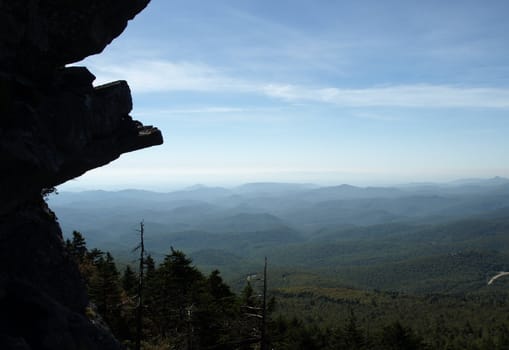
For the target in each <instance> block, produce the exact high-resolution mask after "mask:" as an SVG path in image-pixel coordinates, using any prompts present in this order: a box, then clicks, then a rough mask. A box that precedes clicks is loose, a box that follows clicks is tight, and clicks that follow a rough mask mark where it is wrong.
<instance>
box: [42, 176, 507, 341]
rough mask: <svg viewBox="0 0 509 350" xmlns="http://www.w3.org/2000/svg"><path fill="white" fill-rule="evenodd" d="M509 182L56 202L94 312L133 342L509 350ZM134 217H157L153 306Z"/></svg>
mask: <svg viewBox="0 0 509 350" xmlns="http://www.w3.org/2000/svg"><path fill="white" fill-rule="evenodd" d="M508 182H509V181H507V180H505V179H501V178H495V179H491V180H485V181H482V182H476V183H467V184H465V183H463V182H462V183H458V184H452V185H447V186H445V185H444V186H432V185H416V186H412V187H410V188H408V187H407V188H356V187H353V186H346V185H344V186H338V187H335V188H325V189H324V188H314V187H310V185H290V184H252V185H246V186H245V187H242V188H240V189H236V190H234V191H232V190H229V189H222V188H206V187H201V186H200V187H195V188H192V189H188V190H185V191H180V192H173V193H167V194H161V193H151V192H140V191H121V192H94V193H87V192H83V193H75V194H66V193H63V194H59V195H56V196H52V197H51V199H50V201H53V202H54V204H53V207H55V211H56V214H57V215H58V217H59V221H60V223H61V225H62V226H63V228H64V231H66V232H73V233H72V235H71V234H70V235H69V236H68V237H67V244H66V245H67V249H68V251H69V254H70V255H71V256H72V257H73V259H74V260H75V261H76V262H77V263H78V265H79V267H80V271H81V273H82V276H83V279H84V282H85V283H86V285H87V288H88V292H89V295H90V299H91V301H92V303H91V304H90V308H89V310H88V313H89V316H90V317H91V319H93V320H95V322H100V323H103V324H105V325H107V326H108V327H110V329H111V330H112V331H113V333H114V334H115V335H116V337H117V338H118V339H119V340H121V341H122V342H123V343H124V344H126V345H127V346H128V348H133V349H134V348H136V342H137V339H139V338H140V337H141V348H143V349H507V348H509V327H508V325H509V304H508V301H509V299H508V298H509V293H508V292H507V291H508V287H509V279H506V278H504V277H502V278H500V279H498V280H496V281H495V283H492V284H491V285H488V281H489V280H490V278H491V277H493V276H495V275H496V274H498V273H500V272H503V271H509V219H508V216H507V213H508V208H509V191H508V189H509V188H508ZM135 217H142V218H144V223H145V227H146V228H147V232H146V235H145V247H146V248H147V252H148V253H147V255H146V256H145V258H144V259H143V264H142V266H143V269H142V271H143V278H142V280H143V287H142V289H141V291H142V293H141V295H142V301H141V304H140V301H139V299H138V296H139V295H140V289H139V281H140V275H139V272H140V268H139V261H140V258H139V256H138V251H133V248H135V247H136V246H137V245H138V244H139V242H138V240H139V236H138V232H137V229H138V228H139V227H138V226H137V225H139V222H138V223H136V222H133V218H135ZM71 225H75V226H76V230H75V231H73V230H74V229H72V230H70V227H71ZM78 231H79V232H78ZM80 232H81V233H80ZM85 240H86V242H85ZM89 247H93V248H89ZM99 249H100V250H99ZM265 257H267V258H268V272H267V274H266V276H267V284H266V285H267V286H268V289H267V293H266V294H265V297H266V298H265V303H264V302H263V299H264V298H263V295H264V292H263V290H264V288H263V285H264V284H263V276H264V273H263V270H264V263H263V262H264V258H265ZM138 305H142V308H139V307H137V306H138ZM264 305H265V307H264ZM140 310H141V315H142V317H141V318H140V317H139V312H140ZM264 311H265V312H264ZM137 315H138V318H137ZM264 315H265V316H264ZM140 320H141V321H140ZM140 324H141V325H142V327H141V328H139V326H138V325H140ZM137 326H138V327H137ZM262 346H263V347H262Z"/></svg>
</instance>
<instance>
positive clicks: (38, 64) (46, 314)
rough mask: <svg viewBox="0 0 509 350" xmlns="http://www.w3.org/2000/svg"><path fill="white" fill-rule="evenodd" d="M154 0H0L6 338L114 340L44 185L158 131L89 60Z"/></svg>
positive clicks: (83, 343)
mask: <svg viewBox="0 0 509 350" xmlns="http://www.w3.org/2000/svg"><path fill="white" fill-rule="evenodd" d="M148 2H149V0H129V1H127V0H108V1H104V0H72V1H70V0H15V1H14V0H9V1H7V0H0V164H1V168H0V169H1V176H0V194H1V196H2V200H1V202H0V310H1V311H0V349H11V348H12V349H117V348H121V347H120V345H119V344H118V343H117V342H116V341H115V339H114V338H113V337H112V336H111V334H109V332H108V331H107V330H106V329H103V328H101V327H100V326H98V325H96V324H94V323H93V322H91V321H90V320H89V319H88V318H87V317H86V316H85V308H86V306H87V305H88V298H87V296H86V293H85V288H84V286H83V283H82V281H81V277H80V275H79V273H78V270H77V267H76V266H75V265H74V263H73V262H72V261H70V259H69V258H68V256H67V254H66V252H65V250H64V247H63V241H62V233H61V230H60V227H59V225H58V223H57V222H56V219H55V217H54V215H53V213H52V212H51V211H50V210H49V209H48V208H47V207H46V204H45V203H44V201H43V200H42V198H41V190H42V189H43V188H48V187H52V186H56V185H58V184H61V183H64V182H65V181H67V180H70V179H72V178H75V177H77V176H80V175H82V174H83V173H85V172H86V171H88V170H90V169H93V168H96V167H99V166H103V165H105V164H107V163H109V162H111V161H112V160H115V159H116V158H118V157H119V156H120V155H121V154H122V153H125V152H130V151H135V150H137V149H141V148H145V147H149V146H153V145H158V144H161V143H162V142H163V140H162V135H161V133H160V131H159V130H158V129H157V128H154V127H151V126H143V125H142V124H141V123H140V122H138V121H135V120H133V119H132V117H131V116H130V115H129V113H130V111H131V109H132V100H131V93H130V90H129V86H128V85H127V83H126V82H125V81H118V82H112V83H110V84H107V85H103V86H99V87H95V88H94V87H93V85H92V82H93V81H94V79H95V77H94V75H93V74H92V73H91V72H89V71H88V70H87V69H86V68H84V67H67V68H65V67H64V66H65V65H66V64H69V63H72V62H76V61H79V60H81V59H83V58H85V57H86V56H88V55H91V54H95V53H99V52H101V51H102V50H103V49H104V47H105V46H106V45H107V44H109V43H110V42H111V41H112V40H113V39H114V38H115V37H117V36H118V35H119V34H120V33H121V32H122V31H123V30H124V29H125V27H126V25H127V22H128V20H130V19H132V18H133V17H134V16H135V15H136V14H137V13H138V12H139V11H141V10H142V9H143V8H144V7H145V6H146V5H147V3H148Z"/></svg>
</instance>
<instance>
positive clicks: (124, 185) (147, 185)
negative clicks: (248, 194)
mask: <svg viewBox="0 0 509 350" xmlns="http://www.w3.org/2000/svg"><path fill="white" fill-rule="evenodd" d="M494 178H504V179H506V178H507V177H505V176H499V175H494V176H487V177H479V176H462V177H450V178H434V179H429V180H428V179H407V180H405V179H401V180H400V181H398V180H396V179H393V180H392V181H390V180H386V181H382V180H379V181H376V180H374V181H370V179H365V180H364V181H363V180H359V179H353V178H350V179H348V178H347V177H338V179H336V180H334V179H330V180H328V181H327V180H322V181H320V180H316V181H306V180H305V178H303V179H302V181H299V180H292V179H291V178H290V179H286V180H285V179H284V178H283V179H275V178H265V179H263V178H258V179H256V178H251V179H245V181H243V180H241V179H237V180H229V181H228V180H221V179H216V180H211V179H210V177H209V178H208V179H205V178H203V179H201V180H203V181H199V179H197V181H192V180H188V181H183V180H182V181H171V180H169V181H159V182H157V181H156V182H131V183H129V182H122V181H117V183H115V184H112V183H108V182H106V183H104V182H103V183H101V182H95V181H88V179H87V177H86V175H85V177H80V178H77V179H74V180H71V181H68V182H67V183H65V184H63V185H60V186H58V190H59V191H69V192H79V191H93V190H103V191H121V190H130V189H134V190H147V191H154V192H168V191H175V190H182V189H187V188H191V187H193V186H204V187H225V188H233V187H237V186H242V185H245V184H252V183H278V184H308V185H315V186H319V187H326V186H339V185H345V184H346V185H351V186H357V187H371V186H372V187H398V186H405V185H412V184H422V183H424V184H428V183H429V184H436V185H440V184H452V183H454V182H460V181H469V180H472V181H476V180H489V179H494Z"/></svg>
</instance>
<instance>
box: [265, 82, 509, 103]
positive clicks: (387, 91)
mask: <svg viewBox="0 0 509 350" xmlns="http://www.w3.org/2000/svg"><path fill="white" fill-rule="evenodd" d="M264 92H265V93H266V94H267V95H268V96H272V97H275V98H281V99H285V100H288V101H314V102H323V103H333V104H336V105H341V106H348V107H375V106H378V107H428V108H438V107H439V108H472V107H473V108H509V89H501V88H475V87H474V88H472V87H456V86H447V85H426V84H422V85H420V84H418V85H396V86H386V87H374V88H365V89H342V88H308V87H302V86H297V85H277V84H269V85H266V86H265V87H264Z"/></svg>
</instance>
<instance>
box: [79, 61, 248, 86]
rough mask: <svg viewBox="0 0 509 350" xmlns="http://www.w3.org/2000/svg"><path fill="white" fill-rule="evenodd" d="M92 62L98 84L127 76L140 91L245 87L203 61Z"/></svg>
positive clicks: (130, 83) (131, 83) (125, 78)
mask: <svg viewBox="0 0 509 350" xmlns="http://www.w3.org/2000/svg"><path fill="white" fill-rule="evenodd" d="M89 66H90V67H91V69H92V71H93V73H94V74H95V75H96V76H97V80H96V84H102V83H105V82H109V81H114V80H127V81H128V82H129V85H130V86H131V89H132V90H133V91H135V92H137V93H151V92H164V91H202V92H212V91H228V90H232V89H243V86H242V84H241V83H240V82H239V81H236V80H234V79H231V78H229V77H228V76H226V75H224V74H221V73H220V72H218V71H217V70H215V69H213V68H212V67H209V66H207V65H205V64H199V63H189V62H171V61H167V60H144V59H142V60H133V61H130V62H126V63H122V62H120V63H116V64H113V63H110V62H97V61H92V62H91V63H90V64H89Z"/></svg>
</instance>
